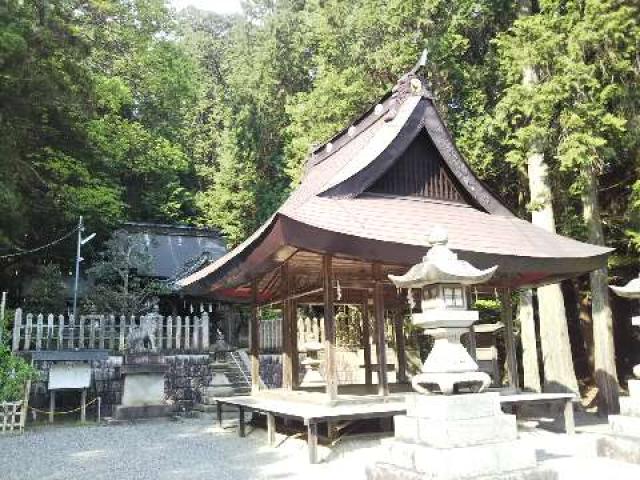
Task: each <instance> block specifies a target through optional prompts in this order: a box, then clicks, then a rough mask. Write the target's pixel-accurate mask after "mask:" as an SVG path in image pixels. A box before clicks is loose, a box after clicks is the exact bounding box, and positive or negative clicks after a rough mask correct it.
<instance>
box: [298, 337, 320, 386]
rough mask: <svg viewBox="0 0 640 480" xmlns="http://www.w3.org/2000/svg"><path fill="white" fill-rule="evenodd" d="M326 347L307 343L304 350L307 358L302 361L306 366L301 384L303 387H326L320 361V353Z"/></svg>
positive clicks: (313, 342) (318, 343) (312, 342)
mask: <svg viewBox="0 0 640 480" xmlns="http://www.w3.org/2000/svg"><path fill="white" fill-rule="evenodd" d="M323 348H324V346H323V345H322V344H321V343H320V342H316V341H310V342H306V343H305V344H304V345H303V346H302V349H303V350H304V351H306V352H307V358H305V359H304V360H303V361H302V365H304V370H305V372H304V377H303V378H302V382H300V386H301V387H324V386H325V385H326V382H325V381H324V378H322V374H321V373H320V363H321V362H320V360H318V352H319V351H320V350H322V349H323Z"/></svg>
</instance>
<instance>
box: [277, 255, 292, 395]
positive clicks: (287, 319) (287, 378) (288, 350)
mask: <svg viewBox="0 0 640 480" xmlns="http://www.w3.org/2000/svg"><path fill="white" fill-rule="evenodd" d="M280 276H281V278H282V297H283V300H282V388H284V389H285V390H291V389H292V388H293V352H292V350H293V349H292V344H293V340H292V338H291V301H290V300H289V295H290V293H291V287H290V285H289V265H287V264H286V263H283V264H282V266H281V267H280Z"/></svg>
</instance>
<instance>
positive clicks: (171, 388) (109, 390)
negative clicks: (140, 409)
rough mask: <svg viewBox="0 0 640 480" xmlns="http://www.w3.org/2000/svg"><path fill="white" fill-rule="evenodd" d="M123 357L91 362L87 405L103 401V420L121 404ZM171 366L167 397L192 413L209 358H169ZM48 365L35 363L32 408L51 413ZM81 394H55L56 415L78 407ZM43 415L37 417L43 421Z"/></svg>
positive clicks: (89, 413)
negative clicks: (49, 409)
mask: <svg viewBox="0 0 640 480" xmlns="http://www.w3.org/2000/svg"><path fill="white" fill-rule="evenodd" d="M122 359H123V357H122V356H111V357H109V358H108V359H107V360H101V361H94V362H91V370H92V372H91V373H92V378H91V387H90V389H89V391H88V394H87V401H91V400H93V399H94V398H96V397H97V396H99V397H101V401H102V410H101V414H102V416H103V417H104V416H107V417H108V416H111V415H112V414H113V410H114V407H115V406H116V405H118V404H120V403H121V401H122V391H123V386H124V377H123V376H122V374H121V367H122ZM166 362H167V363H168V364H169V365H170V367H169V371H168V372H167V374H166V376H165V396H166V398H167V399H168V401H169V402H172V403H174V404H176V405H177V406H178V407H179V408H180V409H190V408H191V407H192V406H193V404H195V403H198V402H200V400H201V392H202V387H204V386H206V385H208V384H209V382H210V380H211V377H212V372H211V369H210V367H209V356H208V355H195V354H193V355H170V356H167V357H166ZM51 363H52V362H48V361H39V362H35V367H36V368H37V369H38V370H39V372H40V374H39V378H38V380H36V381H35V382H33V383H32V386H31V397H30V405H31V406H33V407H35V408H37V409H39V410H48V408H49V391H48V390H47V384H48V381H49V369H50V368H51ZM79 403H80V393H79V391H78V392H75V391H70V392H60V393H58V394H56V411H65V410H69V409H72V408H75V407H77V406H79ZM95 408H96V406H95V404H94V405H91V406H90V407H89V408H88V409H87V417H88V418H92V417H94V416H95V412H96V410H95ZM42 415H43V414H40V413H38V417H39V418H40V419H42V418H43V417H42Z"/></svg>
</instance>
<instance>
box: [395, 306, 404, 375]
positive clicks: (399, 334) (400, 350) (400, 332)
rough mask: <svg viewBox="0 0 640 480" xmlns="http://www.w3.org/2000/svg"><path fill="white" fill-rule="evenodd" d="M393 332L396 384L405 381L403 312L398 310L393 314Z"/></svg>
mask: <svg viewBox="0 0 640 480" xmlns="http://www.w3.org/2000/svg"><path fill="white" fill-rule="evenodd" d="M393 313H394V318H393V320H394V332H395V337H396V356H397V358H398V372H397V376H396V383H405V382H406V381H407V353H406V346H405V341H404V312H403V310H402V309H400V308H398V309H396V310H395V311H394V312H393Z"/></svg>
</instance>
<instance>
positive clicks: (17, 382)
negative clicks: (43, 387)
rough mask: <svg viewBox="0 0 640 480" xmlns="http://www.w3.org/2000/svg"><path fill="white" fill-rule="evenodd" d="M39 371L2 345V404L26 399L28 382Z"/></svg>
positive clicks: (0, 364)
mask: <svg viewBox="0 0 640 480" xmlns="http://www.w3.org/2000/svg"><path fill="white" fill-rule="evenodd" d="M36 373H37V371H36V370H35V369H34V368H33V367H32V366H31V365H29V364H28V363H27V362H26V361H25V360H24V359H23V358H21V357H18V356H16V355H13V354H12V353H11V350H9V348H8V347H7V346H6V345H3V344H2V343H0V402H13V401H17V400H22V399H23V398H24V389H25V386H26V384H27V382H28V381H29V380H31V379H33V378H35V376H36Z"/></svg>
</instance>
